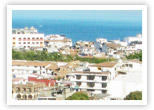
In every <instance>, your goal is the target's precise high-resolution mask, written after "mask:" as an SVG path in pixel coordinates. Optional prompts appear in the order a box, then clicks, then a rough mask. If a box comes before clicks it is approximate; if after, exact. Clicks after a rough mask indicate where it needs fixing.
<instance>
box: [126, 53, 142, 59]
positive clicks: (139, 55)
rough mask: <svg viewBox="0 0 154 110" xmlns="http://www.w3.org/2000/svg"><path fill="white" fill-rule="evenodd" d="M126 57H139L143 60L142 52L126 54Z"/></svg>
mask: <svg viewBox="0 0 154 110" xmlns="http://www.w3.org/2000/svg"><path fill="white" fill-rule="evenodd" d="M126 58H127V59H139V60H140V61H142V52H139V53H134V54H130V55H128V56H126Z"/></svg>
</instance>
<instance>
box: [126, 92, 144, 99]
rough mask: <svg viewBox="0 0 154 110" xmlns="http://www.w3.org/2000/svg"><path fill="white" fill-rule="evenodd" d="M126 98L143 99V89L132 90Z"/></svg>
mask: <svg viewBox="0 0 154 110" xmlns="http://www.w3.org/2000/svg"><path fill="white" fill-rule="evenodd" d="M124 100H142V91H135V92H131V93H130V94H128V95H127V96H126V97H125V98H124Z"/></svg>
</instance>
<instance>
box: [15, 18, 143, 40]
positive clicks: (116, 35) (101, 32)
mask: <svg viewBox="0 0 154 110" xmlns="http://www.w3.org/2000/svg"><path fill="white" fill-rule="evenodd" d="M113 19H114V18H113ZM25 26H28V27H31V26H34V27H35V28H37V29H38V32H39V33H44V34H45V35H49V34H60V35H65V36H66V37H68V38H71V39H72V40H73V42H76V41H79V40H82V41H95V40H96V38H107V39H108V40H114V39H115V40H118V39H120V40H123V38H124V37H128V36H136V34H138V33H141V34H142V23H140V22H137V21H136V22H135V21H128V22H127V21H125V20H123V21H114V20H113V21H111V20H109V21H103V20H77V19H76V20H68V19H67V20H56V19H24V18H23V19H12V28H24V27H25Z"/></svg>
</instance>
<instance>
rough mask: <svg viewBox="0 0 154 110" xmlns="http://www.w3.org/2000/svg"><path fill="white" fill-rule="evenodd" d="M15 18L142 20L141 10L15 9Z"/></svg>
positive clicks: (13, 16) (13, 13) (13, 14)
mask: <svg viewBox="0 0 154 110" xmlns="http://www.w3.org/2000/svg"><path fill="white" fill-rule="evenodd" d="M12 18H13V19H57V20H65V19H68V20H74V19H78V20H108V21H115V20H118V21H135V22H136V21H138V22H142V11H141V10H13V12H12Z"/></svg>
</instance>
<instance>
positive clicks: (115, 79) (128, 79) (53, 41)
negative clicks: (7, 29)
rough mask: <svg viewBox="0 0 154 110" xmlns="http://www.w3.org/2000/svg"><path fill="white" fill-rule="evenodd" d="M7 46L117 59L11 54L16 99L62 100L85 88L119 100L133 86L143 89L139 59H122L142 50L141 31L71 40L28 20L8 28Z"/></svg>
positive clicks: (100, 97)
mask: <svg viewBox="0 0 154 110" xmlns="http://www.w3.org/2000/svg"><path fill="white" fill-rule="evenodd" d="M12 48H13V49H17V50H20V49H25V50H38V51H43V50H46V51H48V53H54V52H58V53H62V54H63V55H73V56H75V55H78V56H80V57H83V58H93V57H96V58H114V59H116V60H115V61H108V62H103V63H97V64H96V63H89V62H81V61H71V62H56V61H26V60H12V98H13V99H15V100H65V99H66V98H67V97H69V96H71V95H72V94H74V93H75V92H77V91H84V92H86V93H87V94H88V96H89V97H91V98H93V99H94V100H123V99H124V97H125V96H126V95H128V94H129V93H130V92H132V91H136V90H140V91H142V62H141V61H139V60H136V59H133V60H128V59H124V57H125V56H126V55H129V54H133V53H137V52H140V51H142V35H141V34H137V36H135V37H126V38H124V40H123V41H120V40H111V41H108V40H107V39H104V38H97V39H96V41H78V42H75V43H74V44H73V43H72V40H71V39H69V38H67V37H65V36H64V35H47V36H45V35H44V34H42V33H38V31H37V29H35V28H34V27H33V26H32V27H31V28H28V27H25V28H24V29H13V30H12Z"/></svg>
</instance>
